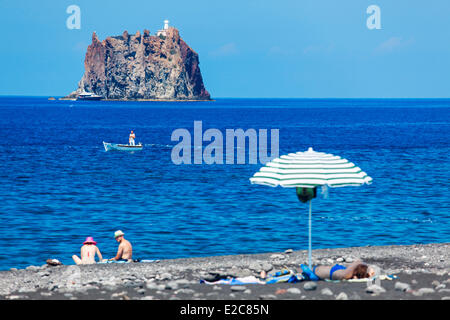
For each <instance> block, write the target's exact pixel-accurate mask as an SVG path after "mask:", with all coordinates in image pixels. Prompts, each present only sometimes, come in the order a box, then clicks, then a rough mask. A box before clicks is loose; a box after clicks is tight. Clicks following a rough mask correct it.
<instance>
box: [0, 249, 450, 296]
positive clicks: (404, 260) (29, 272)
mask: <svg viewBox="0 0 450 320" xmlns="http://www.w3.org/2000/svg"><path fill="white" fill-rule="evenodd" d="M355 259H360V260H362V261H364V262H366V263H368V264H374V265H376V266H378V267H380V268H381V270H382V274H389V275H390V274H394V275H396V276H397V278H396V279H394V280H381V282H380V286H377V285H372V286H370V284H368V283H367V282H357V283H355V282H327V281H318V282H312V281H304V282H299V283H294V284H290V283H278V284H264V285H260V284H248V285H241V286H230V285H207V284H200V283H199V281H200V279H207V278H211V277H212V276H213V275H214V274H221V275H231V276H234V277H244V276H250V275H254V276H259V273H260V271H262V270H265V271H268V272H271V271H277V270H280V269H282V268H289V269H295V270H297V271H299V270H300V264H301V263H306V261H307V251H306V250H302V251H292V250H286V251H285V252H281V253H264V254H251V255H250V254H247V255H233V256H215V257H204V258H186V259H173V260H161V261H158V262H151V263H127V264H97V265H86V266H76V265H70V266H48V265H43V266H30V267H28V268H26V269H23V270H17V269H11V270H9V271H2V272H0V300H29V299H31V300H55V299H56V300H98V299H101V300H174V299H182V300H266V299H278V300H279V299H281V300H291V299H295V300H450V264H449V262H450V244H449V243H436V244H425V245H409V246H376V247H353V248H337V249H318V250H314V251H313V263H314V264H326V265H330V264H334V263H340V264H345V263H349V262H352V261H355Z"/></svg>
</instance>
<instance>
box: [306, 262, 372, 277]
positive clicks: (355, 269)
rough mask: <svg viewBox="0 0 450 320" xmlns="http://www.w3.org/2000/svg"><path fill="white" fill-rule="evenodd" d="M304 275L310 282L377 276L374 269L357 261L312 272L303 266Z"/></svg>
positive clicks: (317, 268) (318, 267) (316, 269)
mask: <svg viewBox="0 0 450 320" xmlns="http://www.w3.org/2000/svg"><path fill="white" fill-rule="evenodd" d="M301 268H302V270H303V274H305V275H306V276H307V277H309V280H325V279H329V280H348V279H363V278H371V277H373V276H374V275H375V270H374V268H373V267H370V266H368V265H367V264H365V263H363V262H361V261H359V260H357V261H355V262H353V263H351V264H349V265H348V266H343V265H340V264H335V265H333V266H315V267H314V268H313V269H312V270H311V269H310V268H309V267H308V266H306V265H303V264H302V265H301Z"/></svg>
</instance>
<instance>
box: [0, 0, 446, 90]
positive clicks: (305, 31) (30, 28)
mask: <svg viewBox="0 0 450 320" xmlns="http://www.w3.org/2000/svg"><path fill="white" fill-rule="evenodd" d="M72 4H75V5H78V6H79V7H80V9H81V29H80V30H69V29H68V28H67V27H66V19H67V18H68V16H69V14H67V13H66V8H67V7H68V6H69V5H72ZM372 4H375V5H378V6H379V7H380V9H381V27H382V28H381V29H380V30H369V29H368V28H367V26H366V19H367V18H368V17H369V14H367V13H366V9H367V7H368V6H369V5H372ZM449 15H450V1H446V0H433V1H417V0H414V1H412V0H409V1H408V0H395V1H393V0H371V1H366V0H342V1H335V0H290V1H287V0H278V1H265V0H240V1H235V0H227V1H215V0H192V1H186V0H183V1H178V0H172V1H153V0H147V1H145V0H142V1H134V0H128V1H116V0H109V1H100V0H95V1H92V0H91V1H85V0H70V1H66V0H54V1H45V0H40V1H32V0H29V1H25V0H15V1H12V0H0V25H1V30H2V36H1V42H0V43H1V44H0V46H1V47H0V70H1V73H2V75H1V77H0V95H44V96H46V95H52V96H62V95H66V94H68V93H70V92H71V91H73V90H74V89H75V88H76V86H77V83H78V81H79V80H80V79H81V76H82V74H83V72H84V55H85V52H86V48H87V46H88V45H89V43H90V41H91V35H92V32H93V31H96V32H97V34H98V36H99V38H100V39H101V40H103V39H104V38H105V37H107V36H109V35H120V34H122V32H123V31H124V30H128V32H129V33H135V32H136V31H137V30H141V31H142V30H144V29H149V30H150V31H151V32H152V33H154V32H155V31H156V30H158V29H160V28H161V27H162V24H163V20H164V19H169V20H170V24H171V25H173V26H174V27H176V28H178V29H179V30H180V33H181V36H182V37H183V39H184V40H185V41H186V42H187V43H188V44H189V45H190V46H191V47H192V48H193V49H194V50H195V51H196V52H197V53H198V54H199V56H200V67H201V71H202V74H203V78H204V82H205V85H206V88H207V89H208V90H209V91H210V93H211V95H212V97H213V98H217V97H245V98H247V97H248V98H251V97H280V98H391V97H392V98H442V97H450V39H449V38H450V18H449Z"/></svg>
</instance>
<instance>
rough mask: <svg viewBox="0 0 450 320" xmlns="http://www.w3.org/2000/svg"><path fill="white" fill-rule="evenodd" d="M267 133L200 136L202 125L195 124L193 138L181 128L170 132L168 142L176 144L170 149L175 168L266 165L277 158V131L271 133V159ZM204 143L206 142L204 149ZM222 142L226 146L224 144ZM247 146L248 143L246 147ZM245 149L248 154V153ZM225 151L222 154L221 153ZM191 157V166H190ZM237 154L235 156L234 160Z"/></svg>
mask: <svg viewBox="0 0 450 320" xmlns="http://www.w3.org/2000/svg"><path fill="white" fill-rule="evenodd" d="M267 140H268V130H267V129H258V130H256V129H252V128H250V129H247V130H245V131H244V130H243V129H226V130H225V141H224V135H223V133H222V131H220V130H219V129H214V128H212V129H208V130H206V131H205V132H203V123H202V121H194V137H193V139H192V136H191V133H190V132H189V130H187V129H184V128H180V129H176V130H174V131H173V132H172V136H171V141H178V144H177V145H175V146H174V147H173V148H172V154H171V158H172V162H173V163H174V164H177V165H178V164H192V163H194V164H203V163H204V164H224V163H225V164H234V163H235V159H236V163H237V164H245V163H247V162H246V160H247V154H248V163H249V164H257V163H258V160H259V163H261V164H265V163H267V162H269V161H270V160H272V159H274V158H277V157H278V155H279V129H271V130H270V155H269V154H268V143H267V142H268V141H267ZM203 142H209V143H208V144H207V145H206V146H205V147H203ZM224 142H225V143H224ZM246 142H248V143H246ZM247 146H248V152H247ZM224 151H225V152H224ZM192 154H193V160H194V161H193V162H192ZM235 154H236V156H235Z"/></svg>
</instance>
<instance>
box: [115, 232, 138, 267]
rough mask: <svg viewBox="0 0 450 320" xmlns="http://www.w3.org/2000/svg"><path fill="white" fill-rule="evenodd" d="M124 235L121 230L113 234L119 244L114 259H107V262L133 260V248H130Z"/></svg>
mask: <svg viewBox="0 0 450 320" xmlns="http://www.w3.org/2000/svg"><path fill="white" fill-rule="evenodd" d="M124 235H125V233H123V232H122V231H121V230H117V231H116V232H115V233H114V238H115V239H116V241H117V242H118V243H119V248H118V249H117V254H116V256H115V257H114V258H111V259H109V261H112V260H115V261H127V262H132V261H133V259H132V257H133V247H132V246H131V243H130V241H128V240H126V239H125V238H124V237H123V236H124Z"/></svg>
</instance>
